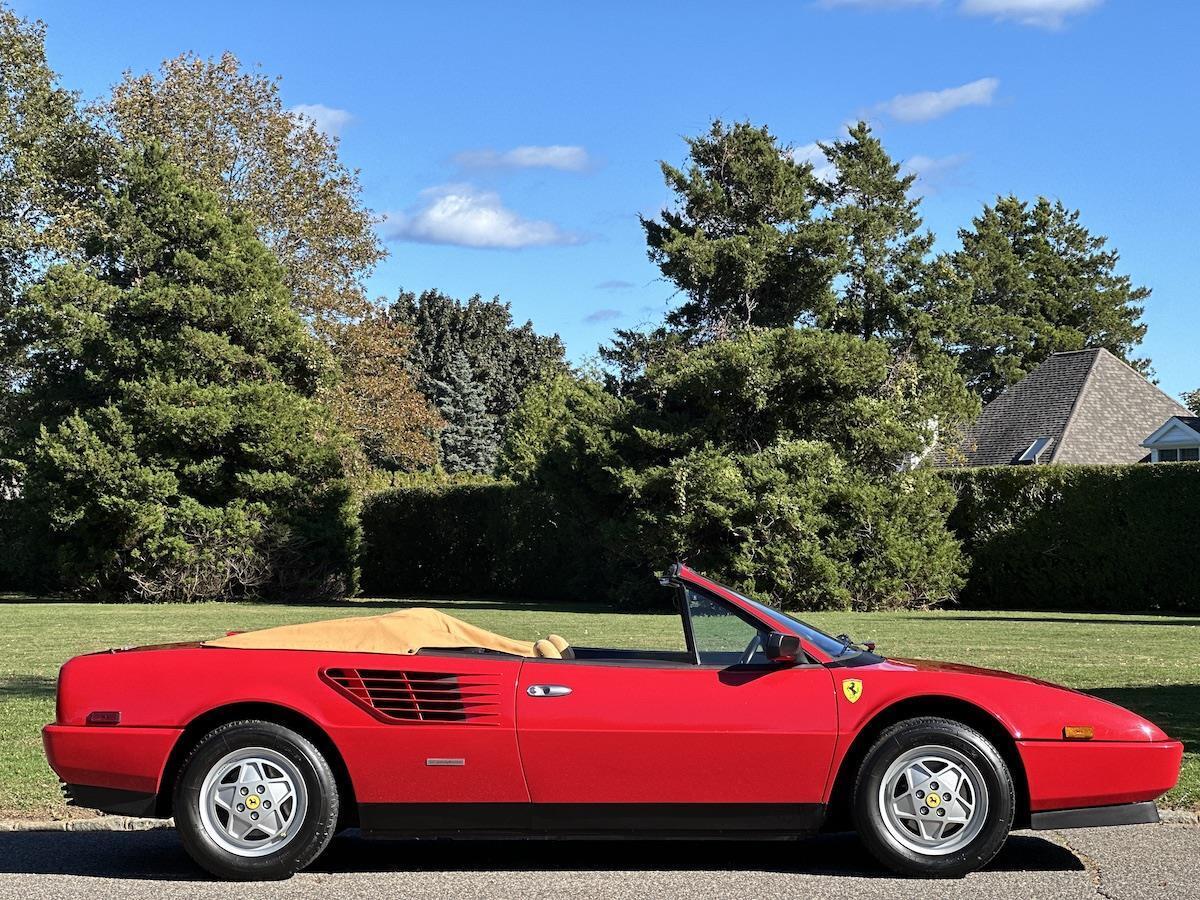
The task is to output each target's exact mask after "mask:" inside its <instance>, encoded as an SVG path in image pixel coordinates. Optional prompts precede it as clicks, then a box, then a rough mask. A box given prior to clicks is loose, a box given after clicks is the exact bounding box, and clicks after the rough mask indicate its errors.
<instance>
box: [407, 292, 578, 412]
mask: <svg viewBox="0 0 1200 900" xmlns="http://www.w3.org/2000/svg"><path fill="white" fill-rule="evenodd" d="M388 315H389V317H390V318H391V320H392V321H393V322H394V323H396V324H397V325H398V326H399V327H401V328H403V329H405V330H406V331H407V332H409V335H410V336H409V340H408V364H409V365H410V366H411V367H412V369H413V370H415V372H417V373H418V375H419V378H418V383H419V386H420V387H421V388H422V390H423V391H424V392H425V394H426V395H431V394H432V393H433V391H434V388H433V387H432V385H433V384H434V383H435V382H445V381H448V380H449V378H450V371H449V370H450V368H451V366H452V365H453V364H454V360H455V357H456V356H458V355H461V356H462V357H463V358H464V359H465V361H466V365H467V368H468V370H469V371H470V378H469V380H470V381H472V382H474V383H475V384H477V385H478V386H479V387H480V388H481V389H482V391H483V397H484V406H485V408H486V411H487V415H488V416H489V417H490V419H491V428H492V430H493V431H495V432H496V433H497V434H499V433H502V432H503V430H504V426H505V423H506V422H507V420H508V417H509V416H510V415H511V414H512V411H513V410H514V409H516V407H517V404H518V403H519V402H520V399H521V395H522V394H524V393H525V390H526V388H528V387H529V386H530V385H531V384H533V383H534V382H536V381H538V380H540V379H541V378H543V377H548V376H549V375H551V374H552V373H553V372H555V371H560V370H561V369H563V368H564V366H565V362H564V360H563V357H564V355H565V353H566V350H565V348H564V347H563V342H562V341H561V340H560V339H559V337H558V335H556V334H554V335H550V336H546V335H540V334H538V333H537V332H535V331H534V330H533V323H532V322H525V324H523V325H519V326H518V325H516V324H515V323H514V322H513V317H512V308H511V307H510V306H509V304H507V303H504V302H502V301H501V300H500V298H499V297H494V298H493V299H491V300H484V299H483V298H482V297H480V296H479V295H478V294H476V295H475V296H474V297H471V298H470V299H468V300H467V301H465V302H463V301H460V300H456V299H455V298H454V297H450V296H448V295H446V294H443V293H442V292H441V291H436V290H431V291H425V292H424V293H422V294H419V295H418V294H414V293H411V292H408V291H401V292H400V295H399V296H398V297H397V298H396V300H395V302H394V303H393V304H392V305H391V306H390V307H389V308H388Z"/></svg>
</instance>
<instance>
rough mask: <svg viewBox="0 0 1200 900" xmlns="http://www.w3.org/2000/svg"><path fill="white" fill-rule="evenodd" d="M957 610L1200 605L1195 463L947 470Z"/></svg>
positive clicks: (1199, 476) (1199, 485)
mask: <svg viewBox="0 0 1200 900" xmlns="http://www.w3.org/2000/svg"><path fill="white" fill-rule="evenodd" d="M946 477H948V478H950V479H951V480H952V482H953V483H954V485H955V487H956V490H957V492H958V497H959V500H958V504H957V506H956V507H955V509H954V512H953V513H952V514H951V518H950V525H951V527H952V529H953V530H954V531H955V532H956V533H957V535H958V536H959V538H960V539H961V540H962V541H963V546H964V549H965V551H966V553H967V556H968V557H969V559H970V560H971V568H970V573H969V576H968V579H967V584H966V587H965V588H964V589H963V591H962V593H961V594H960V598H959V599H960V602H961V603H963V604H964V605H969V606H974V607H980V608H989V609H1072V610H1074V609H1077V610H1113V611H1120V610H1136V611H1141V610H1163V611H1200V576H1198V574H1197V569H1198V565H1197V564H1198V563H1200V550H1198V548H1197V538H1198V536H1200V465H1198V464H1187V463H1170V464H1160V465H1144V464H1142V465H1128V466H1028V467H1025V466H1021V467H1015V466H1001V467H994V468H981V469H965V470H961V471H953V472H947V473H946Z"/></svg>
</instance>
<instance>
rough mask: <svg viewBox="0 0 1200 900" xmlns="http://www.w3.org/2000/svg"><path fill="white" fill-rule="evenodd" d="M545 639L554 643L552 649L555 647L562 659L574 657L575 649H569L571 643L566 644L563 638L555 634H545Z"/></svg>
mask: <svg viewBox="0 0 1200 900" xmlns="http://www.w3.org/2000/svg"><path fill="white" fill-rule="evenodd" d="M546 640H548V641H549V642H550V643H552V644H553V645H554V649H556V650H557V651H558V652H559V655H560V656H562V658H563V659H574V658H575V651H574V650H572V649H571V645H570V644H568V643H567V642H566V640H565V639H563V638H561V637H559V636H558V635H557V634H548V635H546Z"/></svg>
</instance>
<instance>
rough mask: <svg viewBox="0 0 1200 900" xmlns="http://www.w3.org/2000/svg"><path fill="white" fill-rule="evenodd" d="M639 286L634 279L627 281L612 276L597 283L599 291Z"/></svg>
mask: <svg viewBox="0 0 1200 900" xmlns="http://www.w3.org/2000/svg"><path fill="white" fill-rule="evenodd" d="M635 287H637V285H636V284H634V283H633V282H632V281H625V280H624V279H621V278H610V279H608V281H601V282H600V283H599V284H598V285H596V290H598V291H628V290H630V289H631V288H635Z"/></svg>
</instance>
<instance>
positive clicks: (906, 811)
mask: <svg viewBox="0 0 1200 900" xmlns="http://www.w3.org/2000/svg"><path fill="white" fill-rule="evenodd" d="M1015 802H1016V800H1015V791H1014V787H1013V781H1012V776H1011V775H1010V773H1009V771H1008V766H1007V765H1006V764H1005V762H1004V758H1003V757H1002V756H1001V755H1000V753H999V752H998V751H997V750H996V748H995V747H994V746H993V745H992V744H991V743H990V742H989V741H988V740H987V738H985V737H984V736H983V735H981V734H980V733H979V732H977V731H975V730H974V729H973V728H968V727H967V726H965V725H963V724H961V723H959V722H953V721H950V720H948V719H939V718H920V719H910V720H908V721H906V722H900V723H898V724H896V725H894V726H892V727H891V728H889V729H887V730H886V731H884V732H883V734H881V735H880V736H879V738H878V740H876V742H875V743H874V745H873V746H872V747H871V749H870V750H869V751H868V752H867V755H866V757H865V758H864V759H863V763H862V766H861V768H860V769H859V773H858V779H857V782H856V784H855V788H854V799H853V803H854V819H855V824H856V825H857V828H858V832H859V835H860V836H861V837H862V839H863V842H864V843H865V844H866V845H867V847H868V849H870V850H871V852H872V853H873V854H874V855H875V856H876V857H877V858H878V859H879V860H880V861H881V862H882V863H884V864H885V865H887V866H889V867H890V868H893V869H896V870H897V871H900V872H904V873H906V874H910V875H923V876H956V875H963V874H966V873H967V872H971V871H974V870H975V869H978V868H980V867H981V866H984V865H986V864H987V863H988V862H990V861H991V859H992V858H993V857H994V856H995V855H996V854H997V853H998V852H999V851H1000V848H1001V847H1002V846H1003V845H1004V841H1005V839H1006V838H1007V837H1008V832H1009V829H1010V828H1011V827H1012V821H1013V815H1014V811H1015Z"/></svg>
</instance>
